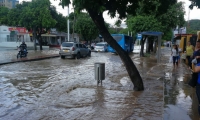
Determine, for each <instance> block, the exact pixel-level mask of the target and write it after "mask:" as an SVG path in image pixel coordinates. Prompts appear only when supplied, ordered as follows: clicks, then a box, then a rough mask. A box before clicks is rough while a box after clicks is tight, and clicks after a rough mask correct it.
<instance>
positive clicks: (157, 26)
mask: <svg viewBox="0 0 200 120" xmlns="http://www.w3.org/2000/svg"><path fill="white" fill-rule="evenodd" d="M141 5H142V6H141V8H139V9H137V10H138V14H141V15H137V16H129V17H128V18H127V20H126V22H127V23H126V24H127V26H128V29H129V30H131V31H134V33H138V32H142V31H161V32H163V33H164V36H165V35H166V36H165V38H166V39H168V40H170V39H171V36H170V34H171V32H169V31H171V29H172V28H175V27H176V26H179V27H182V26H183V25H184V24H185V20H184V14H185V11H184V8H183V3H182V2H179V3H177V4H174V5H172V6H170V7H169V9H168V10H167V11H166V12H165V13H163V12H160V11H156V12H150V11H148V12H145V11H144V10H143V9H142V8H143V7H144V6H145V5H146V4H145V5H143V4H142V3H141ZM154 5H155V7H156V5H157V7H156V8H157V9H159V8H160V7H161V6H160V4H158V3H157V2H156V3H155V4H154ZM146 13H148V15H147V14H146ZM161 13H162V14H161Z"/></svg>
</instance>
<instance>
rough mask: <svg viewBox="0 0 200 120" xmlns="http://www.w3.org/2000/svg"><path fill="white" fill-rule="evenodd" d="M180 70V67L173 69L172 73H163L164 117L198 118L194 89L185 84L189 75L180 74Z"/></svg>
mask: <svg viewBox="0 0 200 120" xmlns="http://www.w3.org/2000/svg"><path fill="white" fill-rule="evenodd" d="M181 71H182V69H181V68H180V69H176V70H175V69H173V70H172V75H170V73H166V74H165V81H164V86H165V88H164V95H165V97H164V106H165V109H164V119H165V120H168V119H177V120H178V119H181V120H190V119H191V120H198V111H197V110H198V109H197V106H198V104H197V98H196V94H195V90H194V88H191V87H190V86H189V85H188V84H187V83H188V81H189V80H190V78H191V75H190V74H185V75H182V74H180V73H181ZM176 114H177V115H176ZM178 114H180V115H181V116H178Z"/></svg>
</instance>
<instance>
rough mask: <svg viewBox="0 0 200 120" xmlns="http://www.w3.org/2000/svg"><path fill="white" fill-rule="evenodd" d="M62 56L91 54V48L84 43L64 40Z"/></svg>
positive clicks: (60, 52)
mask: <svg viewBox="0 0 200 120" xmlns="http://www.w3.org/2000/svg"><path fill="white" fill-rule="evenodd" d="M59 54H60V57H61V58H62V59H64V58H65V57H67V58H77V59H79V58H81V57H86V56H89V57H90V56H91V50H90V49H88V48H87V47H86V46H85V45H84V44H81V43H76V42H63V43H62V44H61V47H60V51H59Z"/></svg>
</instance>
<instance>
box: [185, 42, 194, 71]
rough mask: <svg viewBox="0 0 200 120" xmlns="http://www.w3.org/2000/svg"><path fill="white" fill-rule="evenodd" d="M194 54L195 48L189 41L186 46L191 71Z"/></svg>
mask: <svg viewBox="0 0 200 120" xmlns="http://www.w3.org/2000/svg"><path fill="white" fill-rule="evenodd" d="M193 52H194V46H193V45H191V43H190V41H188V43H187V46H186V59H187V62H188V66H189V67H190V69H191V68H192V63H191V56H192V55H193Z"/></svg>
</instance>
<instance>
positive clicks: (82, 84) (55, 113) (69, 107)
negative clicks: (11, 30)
mask: <svg viewBox="0 0 200 120" xmlns="http://www.w3.org/2000/svg"><path fill="white" fill-rule="evenodd" d="M162 50H163V51H162V54H163V55H162V63H161V64H157V63H156V59H155V57H154V56H148V57H142V58H140V57H139V56H138V54H131V55H130V56H131V58H132V59H133V61H134V63H135V65H136V67H137V68H138V70H139V72H140V74H141V76H142V78H143V82H144V87H145V90H144V91H140V92H137V91H133V84H132V83H131V81H130V79H129V77H128V75H127V72H126V70H125V68H124V65H123V64H122V62H121V60H120V58H119V56H117V55H114V54H111V53H95V52H94V53H92V57H90V58H82V59H79V60H74V59H60V58H54V59H47V60H42V61H33V62H25V63H15V64H9V65H2V66H0V119H2V120H38V119H42V120H47V119H48V120H74V119H78V120H122V119H123V120H124V119H126V120H161V119H165V120H168V119H170V120H171V119H174V120H178V119H181V120H184V119H185V120H196V119H197V118H198V117H197V116H198V114H197V105H198V104H197V100H196V97H195V92H194V90H193V89H192V88H191V87H189V86H188V85H187V81H188V80H189V79H190V71H189V70H185V68H186V67H185V66H184V64H181V65H180V66H179V69H176V70H173V69H172V65H171V64H169V63H167V62H168V57H169V56H168V53H169V49H168V48H165V49H162ZM95 62H104V63H105V66H106V68H105V71H106V77H105V80H103V84H102V86H101V85H98V86H97V81H96V80H95V79H94V63H95ZM177 114H179V116H177Z"/></svg>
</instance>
